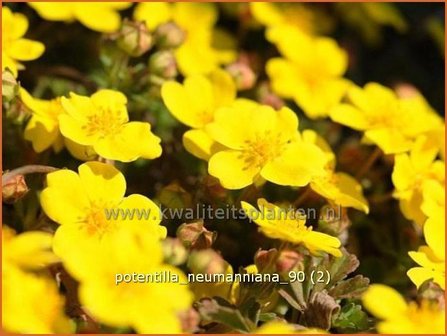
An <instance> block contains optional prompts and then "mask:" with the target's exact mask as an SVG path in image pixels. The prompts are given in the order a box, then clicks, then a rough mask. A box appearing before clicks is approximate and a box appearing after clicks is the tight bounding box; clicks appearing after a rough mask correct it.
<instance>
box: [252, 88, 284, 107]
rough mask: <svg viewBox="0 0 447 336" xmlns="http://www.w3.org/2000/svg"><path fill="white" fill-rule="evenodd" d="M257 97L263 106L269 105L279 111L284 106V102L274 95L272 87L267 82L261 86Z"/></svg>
mask: <svg viewBox="0 0 447 336" xmlns="http://www.w3.org/2000/svg"><path fill="white" fill-rule="evenodd" d="M256 95H257V97H258V101H259V102H260V103H261V104H264V105H269V106H271V107H273V108H274V109H275V110H279V109H280V108H281V107H283V106H284V101H283V100H282V99H281V98H280V97H279V96H277V95H276V94H274V93H273V91H272V89H271V88H270V85H269V84H268V83H267V82H263V83H262V84H261V85H259V88H258V90H257V92H256Z"/></svg>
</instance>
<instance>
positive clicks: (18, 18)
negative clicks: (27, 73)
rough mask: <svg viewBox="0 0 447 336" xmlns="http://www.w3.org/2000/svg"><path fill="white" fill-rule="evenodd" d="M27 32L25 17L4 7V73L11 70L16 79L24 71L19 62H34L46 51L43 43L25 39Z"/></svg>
mask: <svg viewBox="0 0 447 336" xmlns="http://www.w3.org/2000/svg"><path fill="white" fill-rule="evenodd" d="M27 30H28V19H27V18H26V16H25V15H23V14H20V13H12V12H11V10H10V9H9V8H8V7H2V71H3V70H5V69H6V68H9V69H10V70H11V72H12V73H13V74H14V76H15V77H17V72H18V70H22V69H24V66H23V65H22V64H21V63H20V62H19V61H32V60H34V59H36V58H38V57H40V55H42V54H43V52H44V50H45V46H44V45H43V44H42V43H40V42H36V41H31V40H28V39H26V38H23V35H25V33H26V31H27Z"/></svg>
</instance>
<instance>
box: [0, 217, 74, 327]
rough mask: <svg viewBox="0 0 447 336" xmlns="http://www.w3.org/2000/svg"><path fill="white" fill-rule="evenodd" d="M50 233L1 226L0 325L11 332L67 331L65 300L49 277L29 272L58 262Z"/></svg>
mask: <svg viewBox="0 0 447 336" xmlns="http://www.w3.org/2000/svg"><path fill="white" fill-rule="evenodd" d="M58 261H59V259H58V258H57V257H56V256H55V255H54V253H53V252H52V235H51V234H49V233H46V232H39V231H29V232H25V233H21V234H18V235H16V234H15V232H14V230H12V229H11V228H9V227H8V226H5V225H3V226H2V293H3V298H2V311H3V316H2V326H3V328H4V329H5V330H6V331H8V332H12V333H25V334H29V333H33V334H51V333H70V332H73V327H72V325H71V323H70V320H69V319H68V318H67V317H66V316H65V315H64V314H63V308H64V300H63V298H62V297H61V296H60V295H59V293H58V289H57V287H56V284H55V283H54V282H53V281H51V280H50V279H49V278H46V277H44V276H41V275H36V273H32V272H34V271H40V270H42V269H44V268H45V267H46V266H48V265H50V264H52V263H55V262H58Z"/></svg>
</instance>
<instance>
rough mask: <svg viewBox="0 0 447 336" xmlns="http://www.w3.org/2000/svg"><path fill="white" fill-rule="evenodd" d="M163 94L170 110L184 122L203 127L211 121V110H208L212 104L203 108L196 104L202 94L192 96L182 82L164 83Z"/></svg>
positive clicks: (195, 126) (191, 125)
mask: <svg viewBox="0 0 447 336" xmlns="http://www.w3.org/2000/svg"><path fill="white" fill-rule="evenodd" d="M161 96H162V97H163V102H164V103H165V105H166V106H167V108H168V109H169V111H170V112H171V113H172V114H173V115H174V117H175V118H176V119H178V120H179V121H180V122H182V123H183V124H185V125H187V126H190V127H194V128H201V127H203V126H204V125H205V124H206V123H207V122H208V121H211V118H212V115H211V114H210V113H211V111H208V112H207V110H206V109H207V108H210V106H209V107H205V109H202V108H203V106H202V107H200V106H198V105H197V104H194V103H193V101H194V100H196V101H200V98H201V97H200V95H199V96H197V95H196V96H190V95H189V93H188V92H187V91H186V89H185V87H184V86H182V85H181V84H179V83H177V82H174V81H168V82H166V83H164V84H163V86H162V88H161Z"/></svg>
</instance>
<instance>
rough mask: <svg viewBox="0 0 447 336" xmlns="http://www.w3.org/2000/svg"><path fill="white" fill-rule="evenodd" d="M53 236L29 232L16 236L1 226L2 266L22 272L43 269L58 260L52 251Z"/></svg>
mask: <svg viewBox="0 0 447 336" xmlns="http://www.w3.org/2000/svg"><path fill="white" fill-rule="evenodd" d="M52 242H53V236H52V235H51V234H50V233H47V232H40V231H29V232H25V233H21V234H19V235H16V234H15V232H14V230H13V229H11V228H9V227H8V226H5V225H3V226H2V264H3V266H4V267H5V265H6V266H9V265H11V266H14V267H16V268H21V269H23V270H35V269H40V268H44V267H46V266H47V265H49V264H52V263H55V262H57V261H58V260H59V259H58V258H57V257H56V256H55V255H54V253H53V251H52Z"/></svg>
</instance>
